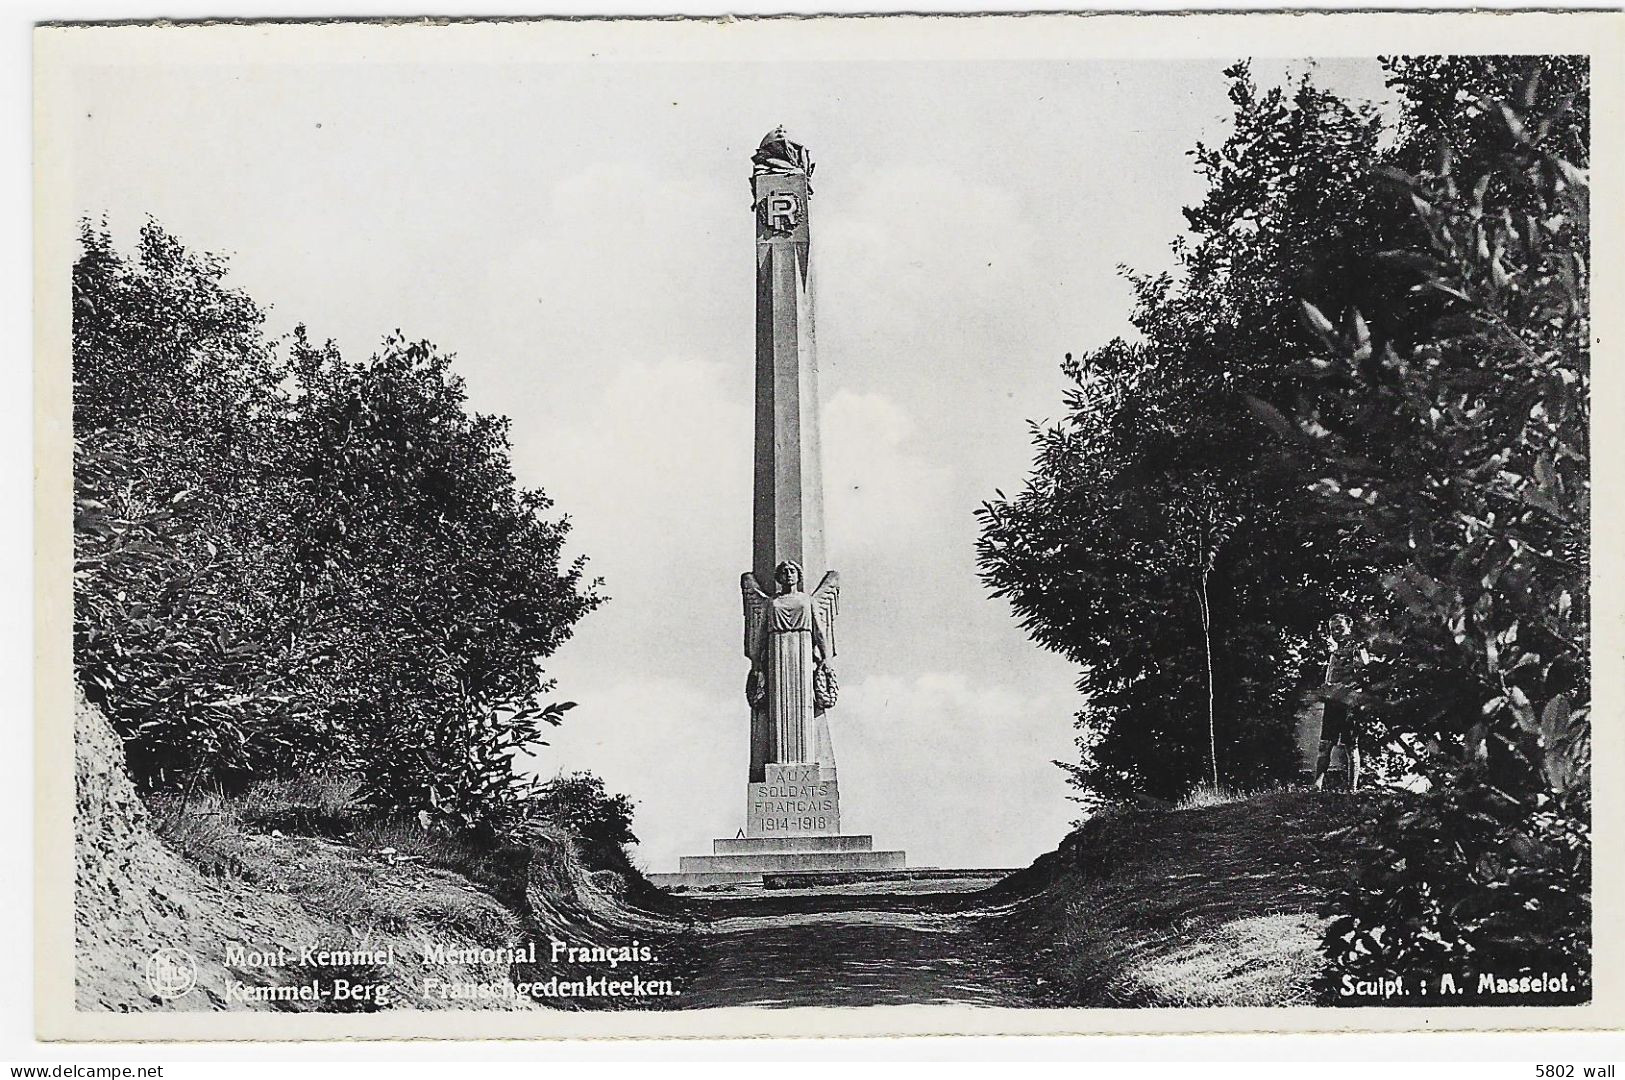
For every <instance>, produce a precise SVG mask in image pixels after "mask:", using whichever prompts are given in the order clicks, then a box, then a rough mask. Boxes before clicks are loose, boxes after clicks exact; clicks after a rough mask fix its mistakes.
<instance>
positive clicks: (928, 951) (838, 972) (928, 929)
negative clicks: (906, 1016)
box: [681, 893, 1030, 1009]
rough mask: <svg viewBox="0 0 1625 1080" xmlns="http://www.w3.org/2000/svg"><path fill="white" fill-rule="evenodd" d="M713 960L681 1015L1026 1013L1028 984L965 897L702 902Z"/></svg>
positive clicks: (688, 990) (695, 981)
mask: <svg viewBox="0 0 1625 1080" xmlns="http://www.w3.org/2000/svg"><path fill="white" fill-rule="evenodd" d="M701 907H702V911H703V913H704V915H705V916H706V917H707V918H708V919H709V925H708V926H707V929H706V931H705V933H704V934H703V940H704V949H705V951H706V953H708V954H709V955H710V956H711V957H712V959H711V961H710V962H709V963H707V964H706V965H705V966H704V967H703V968H701V969H700V970H699V971H698V972H697V973H696V974H695V975H694V977H693V978H692V979H691V980H690V981H689V982H688V984H687V986H686V987H685V988H684V991H683V996H682V1002H681V1007H682V1008H690V1009H699V1008H717V1007H723V1006H729V1005H758V1006H770V1007H771V1006H791V1005H911V1004H915V1005H935V1004H964V1005H1011V1006H1014V1005H1024V1004H1029V1003H1030V999H1029V996H1028V991H1027V985H1028V984H1027V982H1026V980H1025V979H1024V978H1023V977H1022V976H1021V975H1019V974H1018V973H1015V972H1012V971H1011V970H1010V965H1009V963H1008V961H1006V960H1004V959H1003V958H1002V957H1001V956H1000V955H999V953H998V951H997V949H996V948H995V946H994V944H993V942H992V939H991V938H990V937H989V936H988V935H987V934H986V933H985V932H984V925H985V920H986V918H987V915H986V914H985V913H984V912H983V911H981V910H979V909H978V908H977V907H976V906H975V902H974V899H973V897H971V896H967V895H965V894H954V893H936V894H915V895H908V894H903V895H898V894H861V893H859V894H853V893H848V894H842V895H837V896H787V897H767V896H762V897H754V898H750V899H741V900H717V901H706V902H703V903H702V905H701Z"/></svg>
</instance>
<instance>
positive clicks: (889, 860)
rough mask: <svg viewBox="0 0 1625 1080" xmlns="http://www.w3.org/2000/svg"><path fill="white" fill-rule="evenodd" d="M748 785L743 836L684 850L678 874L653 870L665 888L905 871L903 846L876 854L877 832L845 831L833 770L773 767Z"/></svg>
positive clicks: (653, 876) (653, 877)
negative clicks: (766, 877)
mask: <svg viewBox="0 0 1625 1080" xmlns="http://www.w3.org/2000/svg"><path fill="white" fill-rule="evenodd" d="M765 772H766V779H765V780H764V781H762V782H761V783H753V784H750V785H748V786H747V789H746V796H745V803H746V805H745V835H744V836H736V837H734V838H732V839H728V840H713V841H712V842H711V854H709V855H685V856H684V857H683V858H682V859H681V860H679V862H678V872H677V873H675V874H650V875H649V880H650V881H651V882H653V883H654V884H656V885H660V886H663V887H672V886H680V887H686V888H697V887H700V886H705V885H735V884H737V885H750V884H760V883H761V880H762V875H763V874H782V873H792V874H804V873H827V872H846V873H854V872H857V873H861V872H863V871H873V870H901V869H903V868H904V867H905V866H906V865H907V863H908V858H907V856H906V855H905V854H904V853H903V852H901V851H876V850H875V849H874V846H875V841H874V837H873V836H870V835H868V834H851V833H848V834H842V833H841V797H840V792H839V789H838V788H837V786H836V779H835V775H834V774H835V770H833V769H828V770H826V769H823V768H822V767H821V766H819V765H817V764H811V765H768V766H766V770H765Z"/></svg>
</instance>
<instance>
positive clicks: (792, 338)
mask: <svg viewBox="0 0 1625 1080" xmlns="http://www.w3.org/2000/svg"><path fill="white" fill-rule="evenodd" d="M751 164H752V173H751V178H750V187H751V208H752V212H753V214H754V216H755V222H756V230H755V231H756V378H755V390H756V393H755V397H756V442H755V487H754V493H753V497H752V507H751V514H752V527H753V528H752V545H751V569H750V570H749V571H747V572H746V573H744V574H743V575H741V578H740V583H739V585H740V593H741V598H742V600H743V617H744V652H745V656H746V658H747V659H748V661H749V665H750V666H749V673H748V675H747V677H746V681H745V700H746V703H747V704H748V706H749V709H750V767H749V774H748V776H747V777H746V778H745V779H746V784H745V825H744V828H743V829H742V830H741V832H742V833H743V835H740V836H735V837H731V838H726V839H719V840H715V841H713V843H712V853H711V854H709V855H691V856H685V857H683V859H682V860H681V871H680V872H679V873H676V874H655V875H652V876H651V880H653V881H654V882H655V883H656V884H661V885H668V886H683V887H703V886H708V885H720V884H727V883H745V882H749V881H752V880H754V881H758V882H760V881H761V880H762V879H763V877H764V875H767V874H801V875H809V874H811V875H817V874H828V873H835V874H846V875H850V874H852V873H863V872H881V871H896V870H899V869H901V868H903V867H904V865H905V863H906V861H907V860H906V858H905V856H904V854H903V852H901V851H875V850H874V839H873V837H871V836H869V835H852V834H843V833H842V832H841V804H840V791H839V788H838V786H837V781H836V775H835V750H834V746H833V743H832V742H831V739H830V730H829V716H828V714H829V711H830V710H831V709H832V708H833V707H834V705H835V699H836V695H837V686H836V680H835V670H834V667H833V666H832V664H831V660H832V659H833V658H834V656H835V654H836V647H835V646H836V623H837V616H838V609H839V600H840V591H841V584H840V577H839V575H838V574H836V573H835V572H834V571H832V570H830V568H829V567H828V566H827V565H825V562H824V489H823V472H822V469H821V467H820V462H819V453H820V447H819V434H818V354H817V349H816V344H815V336H814V329H813V274H812V232H811V227H810V221H809V215H808V207H809V203H810V201H811V199H812V173H813V163H812V158H811V156H810V155H809V154H808V153H807V149H806V147H804V146H802V145H800V144H799V143H796V142H794V141H792V140H791V139H790V137H789V136H788V135H786V134H785V131H784V129H783V128H775V129H774V130H773V131H771V132H769V133H768V135H767V137H766V138H764V139H763V140H762V142H761V145H760V146H759V147H758V148H757V150H756V153H755V154H753V155H752V157H751Z"/></svg>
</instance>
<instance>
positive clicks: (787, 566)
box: [773, 559, 801, 592]
mask: <svg viewBox="0 0 1625 1080" xmlns="http://www.w3.org/2000/svg"><path fill="white" fill-rule="evenodd" d="M773 580H774V581H776V582H778V583H779V591H780V592H796V591H798V590H800V588H801V564H800V563H797V562H794V561H791V560H789V559H786V560H785V561H784V562H781V563H780V564H779V565H778V568H777V569H775V570H774V571H773Z"/></svg>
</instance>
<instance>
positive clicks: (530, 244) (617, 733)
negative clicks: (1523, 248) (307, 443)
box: [62, 52, 1382, 870]
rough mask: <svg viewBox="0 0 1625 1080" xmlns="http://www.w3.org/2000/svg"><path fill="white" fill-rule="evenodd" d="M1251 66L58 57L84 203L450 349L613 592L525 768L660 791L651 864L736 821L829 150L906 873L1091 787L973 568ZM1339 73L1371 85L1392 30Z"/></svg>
mask: <svg viewBox="0 0 1625 1080" xmlns="http://www.w3.org/2000/svg"><path fill="white" fill-rule="evenodd" d="M1229 59H1233V58H1215V59H1203V60H1181V61H1174V62H1161V61H1145V60H1137V61H1122V62H1110V61H1077V62H1062V61H1044V62H1031V61H1027V62H1019V63H1018V62H1009V61H999V60H986V61H972V62H955V63H936V62H910V61H897V60H890V61H886V62H833V61H820V62H805V63H794V62H776V63H772V64H767V63H714V62H704V63H700V62H676V61H673V62H648V61H638V62H625V61H611V60H607V59H601V60H598V61H596V62H569V63H560V62H553V63H549V62H541V61H539V60H538V61H530V62H527V61H526V60H525V59H524V58H523V57H518V58H516V57H515V56H513V55H512V54H511V53H510V54H507V55H504V56H501V57H497V58H494V59H493V61H492V62H488V63H478V62H469V61H468V60H466V59H465V60H460V61H458V62H456V63H445V62H414V63H411V64H404V63H394V62H388V61H387V60H385V59H384V58H381V57H380V58H373V59H368V58H365V57H361V56H358V57H356V58H354V59H353V60H351V61H350V62H329V61H328V60H325V59H324V60H321V61H320V62H308V63H278V64H261V63H257V62H255V61H254V59H253V55H252V53H251V52H243V53H240V54H234V53H231V52H226V53H223V54H221V55H220V56H217V57H215V58H214V59H213V60H212V61H211V62H185V63H178V62H169V63H163V64H151V63H129V62H125V63H121V64H119V65H118V66H116V67H107V68H101V69H89V70H83V71H81V73H80V74H79V76H78V77H76V79H75V80H74V82H73V85H72V87H71V94H72V97H71V101H72V103H73V105H74V108H73V109H72V110H71V111H70V112H68V113H67V115H68V116H69V117H70V118H71V120H70V125H71V126H70V127H69V130H66V131H64V132H63V133H62V135H63V137H64V138H66V139H70V140H71V150H70V158H71V162H72V178H73V179H72V187H73V190H72V202H73V205H74V206H75V207H76V208H77V210H79V211H80V212H83V213H87V214H91V215H97V216H100V215H102V214H106V215H107V217H108V218H109V221H110V222H111V224H112V225H113V227H114V228H115V230H116V231H117V232H118V233H119V234H120V235H121V236H122V237H124V238H125V240H126V242H128V240H129V239H130V238H131V237H133V234H134V231H135V230H136V229H137V228H138V227H139V225H140V223H141V221H142V220H143V219H144V217H145V216H146V215H149V214H150V215H151V216H153V217H155V218H157V219H158V220H159V221H161V222H163V223H164V224H165V225H166V226H167V227H169V228H170V229H171V230H172V231H174V232H176V233H177V234H179V235H180V236H181V237H182V238H183V239H184V240H186V241H187V242H188V243H189V244H191V245H193V246H194V247H197V248H202V249H207V250H213V251H219V252H222V253H226V254H229V255H230V257H231V264H232V267H233V275H232V277H233V280H234V281H235V283H236V284H237V285H238V286H240V287H242V288H244V289H246V290H247V291H248V292H249V293H250V294H251V295H253V296H254V297H255V298H256V299H257V300H259V301H260V302H261V303H263V304H266V305H269V306H270V308H271V322H272V326H273V328H274V329H275V330H276V331H277V332H283V331H285V330H287V329H288V328H290V327H291V326H292V325H293V324H294V323H296V322H304V323H306V324H308V325H309V326H310V328H311V330H312V333H313V335H314V336H317V337H332V338H334V339H336V340H337V342H338V343H339V345H340V347H341V348H342V349H343V350H344V351H345V352H346V353H347V354H353V355H361V354H365V353H367V352H368V351H370V350H372V349H373V348H374V347H375V346H376V344H377V342H378V341H379V339H380V338H381V337H382V336H383V335H384V334H385V333H387V332H389V331H390V330H393V329H395V328H397V327H398V328H400V329H401V330H403V331H405V332H406V333H407V334H408V335H409V336H411V337H414V338H417V337H421V338H428V339H430V340H432V341H434V342H436V343H437V344H439V345H440V346H441V347H443V348H445V349H447V350H450V351H454V352H455V353H457V354H458V361H457V367H458V370H460V371H461V372H462V374H463V375H464V376H465V377H466V379H467V381H468V386H469V392H470V396H471V397H472V399H473V402H474V404H475V406H476V407H477V408H479V409H481V410H482V411H487V412H499V413H503V414H506V415H508V416H510V417H511V418H512V419H513V429H512V434H513V443H514V460H515V465H516V468H517V470H518V472H519V475H520V477H521V478H522V480H523V481H524V482H525V483H527V484H530V485H534V486H540V487H543V488H545V489H546V490H547V491H548V493H549V494H551V495H552V496H554V497H555V498H556V500H557V503H558V507H559V509H560V510H561V511H563V512H565V513H568V514H569V516H570V517H571V519H572V521H573V522H574V532H573V544H572V547H573V549H574V550H575V551H577V552H582V553H585V554H587V555H588V556H590V558H591V567H592V570H593V572H594V573H596V574H601V575H602V576H603V577H604V578H605V580H606V586H605V591H606V592H607V593H608V594H609V595H610V596H611V597H612V600H611V602H610V603H608V604H607V605H605V606H604V607H603V608H602V609H601V610H600V611H598V612H597V613H595V614H593V615H591V616H589V617H588V618H587V619H586V620H585V621H584V622H583V623H582V624H581V625H580V627H579V629H578V632H577V634H576V637H575V639H574V640H572V641H571V642H570V643H569V644H568V645H567V646H566V647H565V648H564V649H563V650H562V651H561V652H560V653H559V654H558V655H557V656H556V657H555V658H553V660H552V661H551V663H550V664H549V669H550V671H551V672H552V673H553V674H554V675H556V676H557V678H558V680H559V684H560V687H559V689H560V694H561V695H562V696H563V697H566V698H568V699H570V700H574V701H577V702H579V707H578V708H577V709H576V710H575V711H574V712H572V713H571V714H570V717H569V720H568V723H567V725H566V726H565V727H564V728H563V729H561V730H560V731H559V732H558V733H557V736H556V738H555V739H554V741H553V744H552V745H551V746H550V747H548V748H546V749H545V750H544V751H543V752H542V753H541V755H540V756H539V759H538V768H539V769H541V770H543V771H544V772H547V773H552V772H554V771H556V770H561V769H563V770H571V769H583V768H584V769H591V770H593V771H595V772H597V773H599V774H600V775H602V776H603V777H604V778H605V780H606V781H607V783H608V784H609V785H610V787H611V788H612V789H616V790H621V791H625V792H627V793H628V794H630V795H631V796H632V797H633V798H634V799H635V800H636V801H637V803H638V818H637V822H636V825H635V828H636V831H637V833H638V834H639V836H640V837H641V838H642V841H643V843H642V845H641V847H640V851H639V853H638V857H639V859H640V861H641V862H642V863H643V864H644V865H645V866H646V867H647V868H648V869H652V870H668V869H675V863H676V859H677V857H678V856H679V855H682V854H697V853H701V852H703V851H708V850H709V842H710V840H711V838H712V837H717V836H732V835H734V833H735V831H736V830H737V829H738V828H739V827H740V826H741V825H742V824H743V815H744V801H745V787H744V779H745V769H746V764H747V757H748V747H747V741H746V734H747V725H748V714H747V710H746V707H745V705H744V702H743V700H742V686H743V682H744V676H745V670H746V662H745V660H744V658H743V657H742V656H741V655H740V654H739V640H740V631H739V619H740V613H739V599H738V595H739V594H738V585H737V582H738V575H739V573H740V572H741V571H742V570H744V569H746V568H748V564H749V559H750V486H751V431H750V423H751V402H752V397H751V395H752V389H751V388H752V372H751V368H752V363H753V347H754V345H753V340H754V339H753V304H754V293H753V273H754V252H753V240H752V220H751V212H750V205H749V202H750V200H749V195H748V188H747V177H748V175H749V155H750V153H751V151H752V150H753V149H754V147H755V145H756V143H757V142H758V140H759V139H760V138H761V136H762V134H763V133H764V132H766V131H768V130H769V129H770V128H772V127H773V126H775V125H776V124H780V123H782V124H784V125H786V126H787V127H788V128H789V130H790V132H791V133H792V135H794V136H795V137H796V138H797V139H798V140H800V141H802V142H804V143H806V144H807V145H808V146H809V148H810V149H811V151H812V153H813V156H814V158H815V160H816V161H817V162H818V165H819V168H818V173H817V176H816V181H815V187H816V194H815V196H814V198H813V202H812V215H813V219H812V220H813V232H814V240H813V244H814V258H815V260H816V263H817V268H818V275H819V281H818V286H819V295H818V303H819V311H818V318H819V324H818V326H819V334H820V339H819V349H820V362H821V368H822V371H821V379H822V394H823V405H824V420H823V423H824V447H825V454H826V462H825V470H826V483H827V489H828V490H827V518H828V530H829V536H828V548H829V557H830V562H831V565H832V566H833V567H835V568H837V569H839V570H840V571H841V573H842V578H843V590H842V626H841V655H840V657H839V659H838V663H837V667H838V669H839V672H840V676H841V687H842V697H841V703H840V706H839V708H838V709H837V710H836V712H835V713H833V714H832V716H833V733H834V741H835V750H836V755H837V757H838V759H839V761H840V768H841V781H842V784H841V786H842V793H843V796H844V798H843V807H842V810H843V824H844V825H845V827H846V831H849V832H872V833H874V834H875V837H876V842H877V844H878V845H880V846H884V847H900V848H903V849H905V850H906V851H907V852H908V855H909V860H910V862H911V863H912V864H915V865H939V866H978V865H980V866H1016V865H1022V864H1025V863H1026V862H1028V861H1030V860H1031V859H1032V858H1033V857H1034V856H1036V855H1038V854H1039V853H1041V852H1043V851H1045V850H1048V849H1050V848H1051V847H1053V846H1054V844H1055V843H1056V842H1057V841H1058V840H1059V839H1060V838H1061V837H1062V836H1063V835H1064V834H1065V832H1066V830H1067V826H1068V822H1069V821H1070V820H1071V819H1072V817H1073V816H1074V812H1075V807H1073V806H1072V805H1071V804H1070V803H1069V802H1068V801H1067V798H1066V797H1067V793H1068V791H1067V788H1066V786H1065V784H1064V782H1063V777H1062V774H1061V772H1060V770H1058V769H1056V768H1055V767H1054V766H1053V765H1052V764H1051V760H1052V759H1054V758H1058V757H1059V758H1067V757H1070V756H1071V754H1072V752H1073V751H1072V737H1073V732H1072V726H1071V725H1072V714H1073V712H1074V710H1075V709H1076V707H1077V702H1076V700H1075V692H1074V691H1073V689H1072V682H1073V679H1074V677H1075V673H1074V672H1073V671H1072V670H1071V668H1070V667H1069V666H1068V665H1067V664H1066V663H1064V662H1062V661H1061V660H1059V659H1058V658H1056V657H1053V656H1051V655H1048V654H1046V653H1043V652H1041V651H1040V650H1038V649H1037V648H1036V647H1034V646H1033V645H1032V644H1031V643H1029V642H1028V641H1027V639H1026V638H1025V636H1024V635H1023V634H1022V633H1021V631H1020V629H1019V627H1018V626H1017V625H1016V624H1015V622H1014V620H1013V619H1012V618H1011V616H1010V614H1009V611H1008V609H1007V608H1006V607H1005V606H1004V605H1003V604H1002V603H1000V602H997V601H993V600H990V599H989V598H988V597H987V596H986V594H985V592H984V591H983V589H982V587H981V586H980V585H979V583H978V582H977V579H976V566H975V558H974V542H975V537H976V527H975V521H974V518H973V511H974V509H975V508H976V507H977V505H978V504H979V503H980V502H981V501H982V500H983V499H986V498H988V497H990V496H991V495H992V493H993V491H994V489H995V488H1003V489H1004V490H1006V491H1013V490H1015V489H1017V488H1019V486H1020V485H1021V482H1022V478H1023V476H1024V474H1025V471H1026V468H1027V465H1028V461H1029V442H1028V435H1027V423H1028V421H1029V420H1033V419H1043V418H1046V417H1051V416H1054V415H1056V414H1057V412H1058V411H1059V408H1060V396H1061V392H1062V390H1063V383H1062V380H1061V377H1060V375H1059V372H1058V368H1057V364H1058V362H1059V360H1060V359H1061V356H1062V354H1063V353H1065V352H1067V351H1076V350H1082V349H1088V348H1091V347H1093V346H1097V345H1099V344H1101V343H1102V342H1104V341H1106V340H1108V339H1109V338H1111V337H1113V336H1115V335H1118V334H1123V333H1126V332H1127V329H1128V327H1127V323H1126V316H1127V314H1128V309H1129V298H1130V294H1129V290H1128V289H1127V288H1126V286H1125V285H1124V284H1123V282H1122V281H1121V280H1120V278H1119V275H1118V273H1117V269H1116V268H1117V267H1118V266H1119V265H1120V264H1126V265H1128V266H1132V267H1135V268H1138V269H1144V270H1156V269H1161V268H1164V267H1167V266H1168V265H1169V261H1170V260H1169V252H1168V245H1169V242H1170V241H1171V240H1172V239H1173V238H1174V237H1175V236H1176V235H1177V234H1178V232H1179V231H1180V229H1181V227H1182V225H1183V219H1182V218H1181V216H1180V208H1181V207H1182V206H1183V205H1185V204H1187V203H1190V202H1192V201H1194V200H1195V199H1196V198H1197V197H1198V196H1199V194H1200V184H1199V181H1198V178H1197V177H1196V176H1195V175H1194V173H1193V172H1192V168H1191V161H1190V159H1189V157H1188V156H1187V151H1188V150H1189V149H1190V148H1191V147H1192V146H1193V145H1194V144H1195V143H1196V142H1197V141H1198V140H1207V141H1214V140H1217V139H1220V138H1222V137H1223V134H1224V130H1225V121H1226V117H1227V115H1228V102H1227V101H1226V99H1225V86H1226V83H1225V80H1224V78H1223V76H1222V75H1221V70H1222V69H1223V68H1224V67H1225V66H1226V63H1227V62H1228V60H1229ZM1311 66H1312V67H1314V69H1315V72H1316V77H1317V78H1320V79H1321V80H1323V81H1324V82H1327V83H1329V84H1331V85H1333V86H1334V87H1336V88H1338V89H1341V90H1343V91H1344V92H1345V93H1347V94H1348V95H1350V96H1357V97H1365V98H1376V97H1380V96H1381V94H1382V84H1381V75H1380V71H1379V70H1378V68H1377V66H1376V64H1375V62H1374V61H1363V60H1356V61H1351V60H1336V61H1326V62H1322V63H1319V64H1311V63H1309V62H1283V61H1271V62H1268V63H1262V62H1261V63H1260V64H1259V65H1258V69H1257V70H1258V74H1259V75H1260V77H1261V78H1264V79H1266V80H1272V79H1277V78H1280V77H1282V76H1283V74H1285V73H1287V72H1296V71H1302V70H1304V69H1305V68H1306V67H1311Z"/></svg>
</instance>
